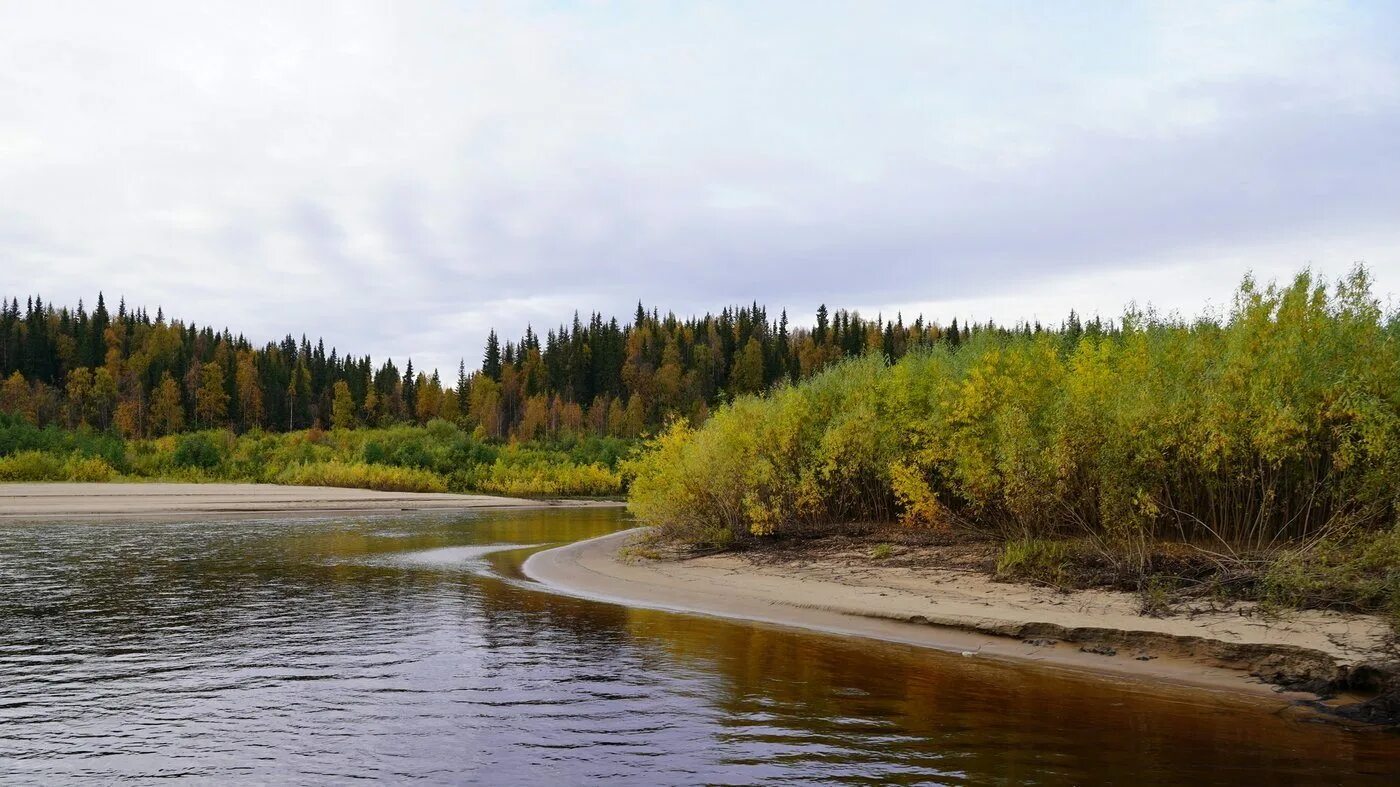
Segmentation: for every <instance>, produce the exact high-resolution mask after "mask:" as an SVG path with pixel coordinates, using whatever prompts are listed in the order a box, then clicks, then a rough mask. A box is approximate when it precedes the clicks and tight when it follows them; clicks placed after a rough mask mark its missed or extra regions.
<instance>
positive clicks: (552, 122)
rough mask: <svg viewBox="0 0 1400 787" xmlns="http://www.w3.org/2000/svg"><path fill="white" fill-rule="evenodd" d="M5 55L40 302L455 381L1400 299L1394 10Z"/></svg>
mask: <svg viewBox="0 0 1400 787" xmlns="http://www.w3.org/2000/svg"><path fill="white" fill-rule="evenodd" d="M0 19H3V20H4V24H0V292H5V293H12V294H19V295H23V294H27V293H30V292H41V293H43V294H44V295H45V296H46V297H48V298H53V299H57V300H59V301H66V302H70V303H71V302H74V301H76V299H77V298H79V297H85V298H87V299H88V300H91V299H92V297H93V296H94V293H95V291H96V290H98V289H102V290H105V291H106V292H107V294H108V295H109V297H114V296H116V295H119V294H124V295H125V296H126V297H127V298H128V300H129V301H131V302H139V303H142V304H147V305H150V306H152V307H153V306H154V305H156V304H158V303H159V304H163V305H164V306H165V307H166V310H167V312H169V313H172V314H178V315H180V316H183V317H185V318H188V319H193V320H196V321H199V322H201V323H213V324H216V325H225V324H227V325H229V326H231V327H232V328H233V329H234V330H236V331H242V332H244V333H246V334H247V335H248V336H249V337H250V338H252V339H254V340H257V341H262V340H271V339H276V338H278V337H280V336H281V335H283V334H284V333H287V332H292V333H295V334H298V335H299V334H300V333H302V332H303V331H304V332H308V333H312V334H322V335H324V336H325V337H326V339H327V341H328V342H331V343H334V344H335V345H337V346H339V347H340V348H341V349H342V350H349V351H351V352H355V353H357V354H363V353H372V354H373V355H375V356H376V357H381V358H382V357H385V356H389V355H392V356H394V357H395V358H396V359H398V360H400V361H401V360H402V359H403V358H404V357H406V356H408V355H412V356H414V358H415V361H416V363H417V365H418V366H420V367H421V366H429V365H437V366H440V367H442V368H443V369H444V371H446V370H448V369H451V368H454V367H455V364H456V359H457V358H458V357H459V356H465V357H466V358H467V359H468V363H469V364H470V363H473V362H474V361H475V360H476V359H477V356H478V355H479V352H480V347H481V345H482V341H483V338H484V336H485V333H486V331H487V329H488V328H489V327H491V326H495V327H497V328H498V329H500V330H502V331H503V332H504V333H506V334H508V335H511V334H516V333H519V332H520V331H523V329H524V326H525V324H526V323H527V322H532V323H534V324H535V325H536V327H541V326H545V327H548V326H551V325H556V324H558V323H559V322H563V321H567V320H568V319H570V317H571V315H572V312H573V310H575V309H579V310H582V311H585V312H586V311H588V310H590V309H595V308H596V309H601V310H604V311H607V312H615V313H618V314H621V315H626V314H630V312H631V309H632V307H633V305H634V304H635V302H636V301H637V300H638V299H639V298H640V299H643V300H645V301H646V302H647V303H649V304H655V305H658V306H660V307H662V308H669V309H675V310H676V311H678V312H681V313H692V312H703V311H706V310H714V309H717V308H720V307H722V306H723V305H725V304H726V303H731V302H737V301H743V302H747V301H750V300H755V299H757V300H759V301H762V302H767V303H769V304H770V305H771V306H772V307H773V309H774V310H776V309H778V308H782V307H787V308H789V309H791V310H792V311H793V312H794V313H795V314H803V315H805V314H808V313H810V312H811V311H812V310H813V309H814V308H815V305H816V304H817V303H819V302H827V303H830V304H833V305H837V304H841V305H845V304H853V305H861V306H862V307H863V308H865V309H866V310H870V309H876V310H878V309H880V308H885V307H888V308H889V309H896V308H900V307H901V306H916V305H918V304H923V305H926V306H930V307H932V308H939V309H950V310H956V309H960V308H969V309H970V308H991V306H990V305H989V304H998V303H999V304H1001V305H1000V306H998V307H997V308H999V309H1022V310H1030V311H1034V312H1036V314H1037V315H1038V316H1040V317H1041V318H1042V319H1047V320H1048V319H1058V315H1047V314H1045V313H1044V312H1046V311H1047V310H1048V309H1050V308H1052V307H1053V308H1056V309H1058V308H1060V307H1062V306H1063V305H1065V302H1066V301H1068V300H1071V299H1070V298H1068V297H1067V294H1069V293H1077V294H1078V297H1079V298H1081V299H1082V301H1083V302H1085V303H1092V304H1103V303H1117V304H1121V303H1124V302H1126V301H1128V300H1130V299H1138V300H1140V301H1141V300H1147V299H1150V298H1151V297H1152V296H1153V295H1154V293H1163V292H1167V291H1168V289H1169V288H1170V287H1169V286H1170V285H1173V284H1174V283H1176V282H1178V281H1179V280H1180V277H1181V275H1182V271H1190V270H1195V271H1199V270H1201V268H1200V266H1201V265H1207V264H1208V265H1209V266H1210V270H1211V271H1212V272H1213V273H1212V278H1211V282H1212V284H1211V285H1210V287H1209V289H1215V288H1216V285H1215V282H1216V279H1217V278H1218V279H1220V280H1229V281H1233V280H1237V279H1238V278H1239V276H1240V275H1242V274H1243V273H1244V272H1245V270H1247V269H1250V268H1257V269H1261V270H1276V269H1277V270H1291V269H1294V268H1297V267H1300V266H1302V265H1303V264H1307V263H1310V262H1311V263H1315V264H1319V265H1321V266H1323V267H1324V268H1325V269H1326V270H1329V271H1330V270H1334V269H1340V268H1343V267H1345V266H1346V265H1349V264H1350V263H1351V262H1352V260H1353V258H1354V257H1355V256H1361V257H1365V258H1367V259H1368V260H1369V262H1370V263H1371V264H1372V266H1373V268H1374V270H1375V272H1376V274H1377V279H1378V281H1379V284H1380V286H1381V288H1382V289H1383V290H1393V289H1400V259H1396V258H1395V257H1394V251H1395V250H1396V249H1400V228H1395V227H1394V226H1393V224H1394V222H1393V219H1392V217H1393V216H1395V215H1400V177H1397V176H1400V163H1397V161H1396V159H1395V157H1394V156H1393V155H1392V152H1393V142H1392V141H1393V140H1394V139H1395V138H1397V137H1396V132H1397V131H1400V84H1398V83H1397V74H1400V68H1397V66H1400V63H1398V62H1397V60H1400V57H1398V55H1400V46H1397V44H1395V42H1394V41H1392V40H1390V38H1389V37H1387V36H1386V35H1385V31H1387V30H1393V29H1394V27H1395V22H1396V21H1397V20H1396V19H1395V12H1394V11H1393V10H1392V9H1391V8H1389V7H1387V6H1385V5H1378V6H1374V7H1372V6H1367V5H1348V6H1345V7H1344V6H1339V5H1335V4H1310V3H1295V4H1281V5H1280V4H1273V3H1267V4H1263V3H1261V4H1252V3H1246V4H1231V5H1229V6H1228V7H1224V6H1219V5H1216V4H1201V5H1191V4H1181V3H1171V4H1160V5H1159V4H1141V5H1136V4H1134V5H1129V4H1118V3H1108V4H1102V5H1086V6H1078V7H1075V8H1072V9H1071V8H1065V7H1056V8H1051V7H1037V6H998V5H985V6H975V7H974V6H969V5H966V4H933V3H923V2H919V3H893V2H891V3H859V4H841V3H838V4H823V5H821V6H819V7H816V6H812V5H811V4H806V3H765V4H762V5H759V6H755V5H753V4H717V3H693V4H691V3H667V4H652V3H621V4H593V3H578V4H568V3H546V2H540V3H526V4H521V3H509V4H507V3H482V4H460V3H450V2H422V3H411V4H410V3H388V2H385V3H371V2H347V3H336V4H331V5H329V6H326V7H322V8H313V7H312V6H309V5H308V6H288V5H286V4H279V3H259V2H253V3H236V4H235V3H200V4H188V3H132V4H123V6H122V7H121V8H120V9H118V8H116V7H112V6H109V5H107V4H98V3H92V4H70V3H52V4H48V3H46V4H37V5H36V4H28V3H4V2H0ZM1317 255H1324V256H1323V257H1321V258H1319V257H1318V256H1317ZM1193 266H1194V267H1193ZM1202 289H1203V290H1204V289H1208V288H1207V287H1206V286H1205V285H1204V284H1203V285H1202ZM1172 292H1174V293H1175V292H1176V290H1172ZM1181 294H1183V295H1184V296H1187V297H1189V296H1190V293H1189V292H1185V293H1181ZM1223 294H1224V293H1212V295H1223ZM1173 297H1176V296H1175V295H1173ZM1200 297H1201V298H1202V299H1204V298H1205V297H1206V295H1205V294H1204V293H1202V294H1201V296H1200ZM1085 310H1087V309H1085ZM1114 311H1116V309H1115V310H1114ZM931 316H937V317H942V318H944V319H947V318H950V317H951V316H952V314H936V315H931ZM995 316H996V317H997V318H998V319H1011V320H1014V319H1015V318H1016V317H1018V316H1030V315H1018V314H997V315H995Z"/></svg>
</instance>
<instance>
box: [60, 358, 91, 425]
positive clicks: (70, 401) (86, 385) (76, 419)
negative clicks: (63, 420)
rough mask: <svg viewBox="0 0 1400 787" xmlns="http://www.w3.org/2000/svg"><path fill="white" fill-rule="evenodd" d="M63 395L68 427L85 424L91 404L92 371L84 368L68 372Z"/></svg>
mask: <svg viewBox="0 0 1400 787" xmlns="http://www.w3.org/2000/svg"><path fill="white" fill-rule="evenodd" d="M64 395H65V396H66V398H67V405H68V407H67V410H68V426H70V427H72V428H77V427H78V426H80V425H83V424H86V423H87V422H88V412H89V409H90V407H91V404H92V371H91V370H90V369H88V368H87V367H86V366H80V367H78V368H76V369H71V370H69V372H68V383H67V384H66V385H65V386H64Z"/></svg>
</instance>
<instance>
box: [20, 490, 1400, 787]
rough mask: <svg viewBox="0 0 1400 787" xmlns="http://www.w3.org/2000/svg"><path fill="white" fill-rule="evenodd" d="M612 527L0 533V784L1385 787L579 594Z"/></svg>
mask: <svg viewBox="0 0 1400 787" xmlns="http://www.w3.org/2000/svg"><path fill="white" fill-rule="evenodd" d="M625 526H626V521H625V516H624V515H623V514H622V513H621V512H620V511H618V510H615V509H592V510H590V509H580V510H545V511H514V512H479V513H472V514H452V515H441V514H439V515H423V516H397V517H386V516H376V517H368V516H366V517H341V518H335V519H325V520H285V521H277V520H252V521H250V520H243V521H215V522H198V523H194V522H192V523H169V522H167V523H150V524H141V523H74V524H55V523H34V524H12V523H6V524H3V525H0V780H3V781H5V782H6V783H41V782H42V783H54V782H60V781H81V780H87V781H93V782H102V783H107V782H112V781H116V780H119V779H129V780H137V781H145V780H155V779H157V778H161V779H168V778H172V777H183V778H185V779H188V780H191V781H201V782H218V783H229V782H258V783H346V782H349V781H351V780H357V779H364V778H376V777H377V778H381V779H385V780H390V781H421V782H426V783H451V784H462V783H482V784H492V785H496V784H516V783H533V784H572V783H580V782H589V781H607V782H609V783H635V784H694V783H718V784H731V783H732V784H750V783H754V782H766V783H782V782H800V781H801V782H805V781H819V782H845V783H882V784H883V783H907V784H916V783H917V784H943V783H947V784H958V783H974V784H983V783H988V782H1001V783H1035V784H1091V783H1120V784H1157V783H1161V784H1170V783H1190V784H1194V785H1205V784H1239V783H1274V782H1293V783H1328V784H1339V783H1371V782H1382V783H1383V782H1387V781H1389V782H1390V783H1394V782H1395V780H1396V779H1397V778H1400V736H1393V735H1386V734H1378V733H1372V732H1358V731H1356V730H1350V729H1344V728H1341V727H1339V726H1336V725H1333V724H1324V723H1318V722H1316V721H1308V720H1307V719H1306V718H1300V717H1298V716H1297V715H1296V714H1293V713H1276V712H1274V711H1275V710H1276V708H1269V707H1267V706H1265V705H1262V704H1260V703H1258V702H1257V701H1252V700H1245V699H1239V698H1232V697H1225V696H1217V695H1210V694H1205V693H1202V692H1196V691H1185V690H1173V689H1167V688H1161V687H1150V686H1144V685H1139V684H1134V683H1130V682H1122V681H1118V682H1114V681H1102V680H1091V679H1087V678H1083V677H1078V676H1074V675H1071V674H1065V673H1060V672H1055V671H1051V670H1046V669H1043V668H1038V667H1035V666H1033V665H1025V664H1000V663H993V662H989V661H987V660H984V659H969V658H962V657H960V656H958V655H957V654H948V653H942V652H938V651H931V650H923V649H918V648H913V647H906V646H900V645H894V644H886V643H878V642H871V641H865V640H858V639H852V638H848V637H839V636H832V635H825V634H818V633H811V632H803V631H796V630H789V629H784V628H779V627H773V626H767V625H761V624H751V623H745V622H736V621H726V620H717V619H711V618H705V617H699V616H690V615H681V614H675V613H670V612H661V611H654V610H641V609H633V608H628V607H623V606H617V605H613V604H607V603H600V602H594V601H588V600H583V599H576V598H571V597H567V596H561V595H557V594H554V593H550V592H546V591H544V590H542V589H541V588H539V587H538V586H532V585H531V583H529V582H528V581H526V580H524V579H523V578H522V576H521V575H520V572H519V568H520V564H521V562H523V560H524V559H525V557H526V556H528V554H529V553H530V552H531V551H533V550H535V549H538V548H540V545H544V544H557V543H563V542H568V541H573V540H577V539H581V538H587V537H591V536H596V535H602V534H604V533H608V532H612V531H614V530H617V529H619V528H621V527H625Z"/></svg>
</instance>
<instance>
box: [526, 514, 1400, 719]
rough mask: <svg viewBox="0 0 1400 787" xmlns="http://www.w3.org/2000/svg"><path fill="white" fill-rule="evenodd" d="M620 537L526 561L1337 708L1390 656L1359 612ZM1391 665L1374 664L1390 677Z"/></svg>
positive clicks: (613, 585)
mask: <svg viewBox="0 0 1400 787" xmlns="http://www.w3.org/2000/svg"><path fill="white" fill-rule="evenodd" d="M629 537H630V534H629V533H619V534H614V535H610V536H605V537H603V538H598V539H593V540H590V541H583V542H579V543H576V544H571V545H568V546H564V547H560V548H556V549H551V550H547V551H544V552H540V553H537V554H535V555H533V556H532V557H531V558H530V559H529V560H528V561H527V562H526V563H525V567H524V570H525V573H526V575H527V576H529V577H530V578H531V579H534V580H536V581H539V582H542V583H544V584H546V585H549V586H551V587H553V588H555V589H557V590H561V591H563V592H568V593H573V594H576V595H582V596H587V597H591V598H595V599H602V600H611V601H618V602H624V603H627V604H631V605H636V606H645V607H652V608H659V609H669V610H675V611H686V612H696V613H702V614H708V615H715V616H721V617H729V618H742V619H747V620H755V621H762V622H768V623H776V624H781V625H788V626H798V627H803V628H811V629H818V630H822V631H827V632H832V633H838V634H849V635H857V636H866V637H874V638H878V639H883V640H889V641H896V642H904V643H909V644H915V645H920V646H926V647H933V648H939V649H943V650H953V651H959V652H962V653H964V654H966V655H969V656H971V657H977V658H991V659H1007V660H1030V661H1034V662H1038V663H1041V664H1045V665H1049V666H1053V667H1057V668H1064V669H1072V670H1077V671H1086V672H1092V673H1096V674H1099V675H1102V676H1104V677H1108V678H1116V679H1150V680H1154V681H1165V682H1168V683H1174V684H1179V685H1190V686H1197V687H1203V688H1210V689H1216V690H1225V691H1235V692H1248V693H1254V694H1256V695H1267V696H1274V697H1280V698H1283V699H1287V700H1299V699H1307V698H1310V697H1312V696H1314V695H1313V694H1312V691H1323V692H1326V693H1331V691H1339V694H1340V696H1339V697H1338V698H1337V699H1336V700H1334V703H1336V704H1338V705H1345V704H1348V703H1352V702H1355V701H1356V700H1358V699H1365V696H1364V694H1363V695H1357V694H1353V693H1349V692H1348V691H1347V689H1348V688H1349V684H1357V685H1360V686H1361V688H1363V689H1364V688H1365V686H1364V685H1363V684H1366V683H1369V682H1373V681H1375V680H1377V679H1378V678H1377V677H1376V675H1377V672H1376V670H1375V669H1373V667H1372V666H1371V665H1384V664H1385V662H1387V661H1388V660H1390V659H1392V658H1393V656H1392V655H1391V654H1390V653H1389V652H1388V651H1387V645H1386V642H1387V636H1388V633H1389V629H1388V627H1387V626H1386V624H1385V622H1384V621H1383V620H1381V619H1380V618H1377V617H1373V616H1368V615H1352V614H1342V613H1335V612H1321V611H1304V612H1292V613H1289V614H1287V615H1285V616H1282V617H1274V616H1267V615H1264V614H1262V613H1261V612H1260V611H1259V610H1257V609H1255V608H1253V607H1251V606H1250V605H1240V604H1236V605H1231V606H1229V607H1227V608H1219V609H1213V610H1210V609H1201V610H1194V611H1191V612H1189V613H1186V614H1178V615H1174V616H1171V617H1163V618H1157V617H1146V616H1143V615H1141V614H1139V613H1138V611H1137V608H1138V602H1137V598H1136V597H1135V596H1133V595H1132V594H1128V593H1118V592H1111V591H1077V592H1069V593H1062V592H1059V591H1055V590H1051V589H1046V588H1038V587H1032V586H1028V585H1018V584H1007V583H999V582H994V581H992V580H991V579H990V578H988V577H986V576H985V575H982V574H978V573H973V572H963V571H949V570H925V569H919V570H917V571H915V570H913V569H907V568H899V567H886V566H881V565H879V564H878V563H873V562H872V561H870V560H869V559H862V558H860V557H858V556H853V557H851V558H850V559H824V560H815V561H810V562H804V563H802V564H798V565H792V564H786V565H780V566H772V565H763V564H757V563H754V562H751V561H749V560H746V559H745V558H744V557H743V556H742V555H714V556H708V557H701V558H694V559H690V560H683V561H674V562H672V561H651V560H623V559H620V558H619V557H618V549H619V548H620V547H621V546H623V545H624V544H625V542H626V541H627V539H628V538H629ZM1363 665H1365V666H1363ZM1387 669H1388V668H1385V667H1381V669H1380V673H1381V674H1391V673H1389V672H1388V671H1387ZM1380 679H1382V680H1384V678H1380ZM1284 688H1291V689H1295V691H1286V692H1285V691H1283V689H1284ZM1329 690H1330V691H1329Z"/></svg>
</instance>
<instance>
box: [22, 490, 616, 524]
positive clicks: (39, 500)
mask: <svg viewBox="0 0 1400 787" xmlns="http://www.w3.org/2000/svg"><path fill="white" fill-rule="evenodd" d="M597 505H617V504H616V503H610V502H605V501H597V502H595V501H580V500H532V499H523V498H513V497H493V496H491V495H454V494H440V493H422V492H377V491H374V490H370V489H340V488H332V487H323V486H276V485H273V484H61V483H60V484H0V519H11V520H16V519H18V520H31V519H32V520H60V519H61V520H76V519H167V518H172V517H187V516H201V517H237V516H250V515H258V514H268V515H274V514H275V515H278V516H285V515H319V514H330V513H354V512H391V511H439V510H462V509H479V508H541V507H554V506H575V507H577V506H597Z"/></svg>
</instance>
